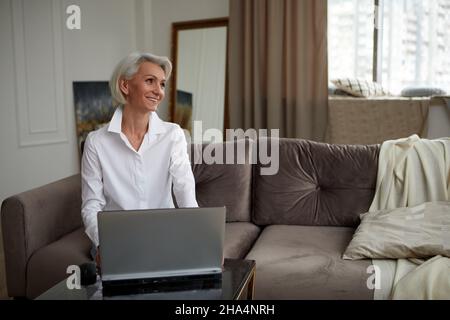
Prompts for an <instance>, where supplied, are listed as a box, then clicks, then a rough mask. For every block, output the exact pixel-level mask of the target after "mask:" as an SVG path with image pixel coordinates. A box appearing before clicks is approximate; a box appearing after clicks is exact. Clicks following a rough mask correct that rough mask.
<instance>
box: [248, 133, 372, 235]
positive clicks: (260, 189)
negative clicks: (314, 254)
mask: <svg viewBox="0 0 450 320" xmlns="http://www.w3.org/2000/svg"><path fill="white" fill-rule="evenodd" d="M378 150H379V146H378V145H371V146H362V145H330V144H326V143H318V142H312V141H307V140H297V139H280V140H279V170H278V173H277V174H276V175H261V174H259V172H260V171H259V170H258V168H257V169H256V170H255V175H254V200H253V203H254V208H253V222H254V223H255V224H257V225H272V224H284V225H322V226H343V227H356V226H357V225H358V224H359V214H361V213H364V212H367V210H368V209H369V206H370V203H371V201H372V199H373V196H374V193H375V184H376V178H377V159H378ZM260 166H261V165H260V164H258V165H257V167H260Z"/></svg>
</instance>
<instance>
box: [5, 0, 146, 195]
mask: <svg viewBox="0 0 450 320" xmlns="http://www.w3.org/2000/svg"><path fill="white" fill-rule="evenodd" d="M141 1H142V0H141ZM70 4H77V5H79V6H80V8H81V30H68V29H67V28H66V27H65V20H66V17H67V14H66V12H65V11H66V7H67V6H68V5H70ZM13 8H16V9H19V10H16V11H15V12H16V14H15V15H14V16H15V17H19V18H20V15H21V14H22V12H23V13H24V14H25V15H24V16H23V17H24V19H22V20H21V21H20V19H17V18H14V19H13V12H12V9H13ZM22 9H23V10H22ZM55 9H56V10H55ZM52 10H54V13H53V14H52ZM18 11H19V14H17V12H18ZM135 15H136V7H135V2H134V0H132V1H123V0H95V1H92V0H62V1H61V0H38V1H35V0H33V1H30V0H25V1H24V2H23V6H22V1H21V0H13V1H10V0H0V43H1V46H0V57H1V58H0V96H1V100H0V148H1V161H0V201H3V199H4V198H6V197H8V196H10V195H13V194H16V193H18V192H22V191H25V190H28V189H30V188H33V187H37V186H40V185H43V184H45V183H48V182H51V181H54V180H57V179H60V178H64V177H67V176H69V175H71V174H74V173H77V172H79V158H78V150H77V144H76V133H75V112H74V107H73V93H72V81H83V80H108V79H109V77H110V75H111V72H112V69H113V67H114V65H115V64H116V63H117V62H118V60H119V59H120V58H122V57H123V56H125V55H126V54H128V53H129V52H130V51H133V50H135V49H136V37H137V33H136V25H135V21H136V19H135ZM24 21H25V22H24ZM13 27H15V29H17V27H22V28H24V30H23V31H24V32H23V33H19V32H17V30H15V29H14V30H13ZM14 31H16V32H14ZM22 34H23V35H24V36H25V37H22ZM14 39H16V42H14ZM23 39H25V40H23ZM14 43H16V45H15V46H14ZM21 43H22V44H24V47H23V48H22V47H21V45H20V44H21ZM17 44H19V45H17ZM17 48H19V50H17ZM14 50H16V51H18V52H15V51H14ZM59 54H60V55H61V56H60V61H58V55H59ZM24 61H25V62H26V63H25V64H24V63H23V62H24ZM21 68H22V69H23V70H22V71H23V72H22V73H21V72H19V74H17V72H16V71H17V70H19V71H20V70H21ZM16 79H18V80H19V81H18V83H17V85H16ZM61 82H62V83H61ZM54 87H57V88H58V90H54V89H53V88H54ZM16 90H18V91H17V94H16ZM52 90H53V91H52ZM55 91H56V92H55ZM61 104H62V105H61ZM55 130H56V131H55ZM42 131H50V132H48V133H45V132H44V133H43V132H42ZM51 131H54V132H51Z"/></svg>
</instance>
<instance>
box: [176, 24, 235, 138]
mask: <svg viewBox="0 0 450 320" xmlns="http://www.w3.org/2000/svg"><path fill="white" fill-rule="evenodd" d="M211 27H213V28H214V27H227V43H226V48H227V52H226V54H225V88H224V90H225V92H224V93H225V96H224V108H223V112H224V115H223V120H224V121H223V122H224V123H223V129H224V132H223V134H224V137H225V129H228V128H229V116H228V44H229V40H228V39H229V29H228V17H222V18H214V19H205V20H192V21H183V22H174V23H172V43H171V48H170V51H171V55H172V64H173V69H172V76H171V80H170V99H169V112H170V121H171V122H175V105H176V92H177V90H176V84H177V73H178V70H177V67H178V32H179V31H182V30H194V29H205V28H211Z"/></svg>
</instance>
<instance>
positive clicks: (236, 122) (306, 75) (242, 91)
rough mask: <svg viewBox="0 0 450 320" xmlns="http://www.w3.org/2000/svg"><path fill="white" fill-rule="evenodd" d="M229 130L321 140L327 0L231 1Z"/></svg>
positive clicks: (325, 88)
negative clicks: (269, 131) (275, 131)
mask: <svg viewBox="0 0 450 320" xmlns="http://www.w3.org/2000/svg"><path fill="white" fill-rule="evenodd" d="M228 50H229V51H228V58H229V81H228V104H229V105H228V110H229V115H228V116H229V124H230V128H233V129H237V128H242V129H244V130H247V129H249V128H254V129H280V137H288V138H303V139H310V140H315V141H323V140H324V136H325V130H326V124H327V105H328V74H327V73H328V71H327V69H328V67H327V1H326V0H230V17H229V46H228Z"/></svg>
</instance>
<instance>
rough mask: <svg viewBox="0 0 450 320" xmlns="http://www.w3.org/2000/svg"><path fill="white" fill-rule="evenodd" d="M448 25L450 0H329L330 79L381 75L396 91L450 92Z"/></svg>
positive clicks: (449, 35) (364, 77) (371, 77)
mask: <svg viewBox="0 0 450 320" xmlns="http://www.w3.org/2000/svg"><path fill="white" fill-rule="evenodd" d="M376 3H378V11H376V10H375V8H376ZM377 13H378V19H375V15H376V14H377ZM374 21H378V27H379V29H378V33H376V32H375V31H376V29H375V24H374ZM448 30H450V0H384V1H383V0H378V1H375V0H328V48H329V50H328V56H329V78H330V79H334V78H341V77H352V78H362V79H366V80H376V81H378V82H381V83H382V84H383V86H384V87H385V88H387V89H388V90H389V91H390V92H392V93H394V94H398V93H400V92H401V90H402V89H403V88H405V87H408V86H433V87H440V88H442V89H444V90H446V91H447V92H450V32H449V31H448ZM374 39H375V40H374ZM374 44H376V45H374ZM374 48H375V49H374ZM375 51H376V52H375ZM376 57H379V58H378V61H375V59H376ZM374 70H375V72H374Z"/></svg>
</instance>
